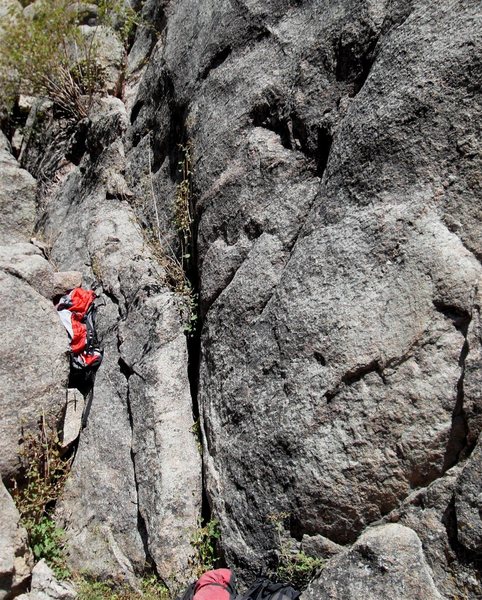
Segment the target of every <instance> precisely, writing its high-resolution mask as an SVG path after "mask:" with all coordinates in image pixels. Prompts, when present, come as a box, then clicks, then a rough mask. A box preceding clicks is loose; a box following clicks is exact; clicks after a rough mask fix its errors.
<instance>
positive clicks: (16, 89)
mask: <svg viewBox="0 0 482 600" xmlns="http://www.w3.org/2000/svg"><path fill="white" fill-rule="evenodd" d="M70 4H71V2H70V0H49V1H48V2H47V1H44V2H42V3H40V4H39V5H38V6H37V7H36V11H35V15H34V17H33V18H30V17H27V16H25V15H24V14H23V12H20V11H11V12H10V14H9V16H8V17H7V18H6V19H5V20H4V22H3V23H2V29H3V31H2V35H1V36H0V84H1V92H0V93H1V101H2V102H3V104H6V105H10V104H11V103H12V100H13V99H14V98H15V97H16V96H17V95H18V94H21V93H23V94H28V95H43V96H48V97H50V98H52V99H53V100H54V101H55V103H56V104H57V105H58V106H59V107H60V108H61V109H62V110H64V111H65V112H66V113H67V114H68V115H70V116H75V117H76V118H82V117H84V116H86V114H87V106H86V104H85V98H82V96H83V94H84V93H85V92H86V91H87V89H88V91H89V92H92V91H93V90H92V82H91V81H90V80H89V77H90V74H89V73H87V74H86V76H85V79H84V78H82V79H81V80H80V81H79V79H78V75H77V77H76V76H75V75H74V74H73V72H72V69H73V66H74V64H75V60H74V58H73V51H74V49H75V48H76V47H78V46H79V45H81V44H82V36H81V34H80V30H79V28H78V27H77V24H76V13H75V11H74V10H71V9H70ZM91 50H92V52H93V50H94V49H93V48H92V49H91ZM92 62H93V61H92ZM84 84H85V85H84Z"/></svg>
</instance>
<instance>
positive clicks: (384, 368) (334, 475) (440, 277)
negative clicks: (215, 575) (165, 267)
mask: <svg viewBox="0 0 482 600" xmlns="http://www.w3.org/2000/svg"><path fill="white" fill-rule="evenodd" d="M481 24H482V23H481V15H480V10H479V7H478V6H477V3H476V2H474V1H473V0H463V1H462V2H458V3H435V2H432V1H431V0H417V1H414V2H408V1H405V2H404V1H392V2H373V1H368V0H367V1H363V2H359V1H357V2H355V1H350V0H346V1H343V2H338V1H337V2H332V1H329V0H325V1H322V2H316V3H315V2H305V3H299V2H289V1H287V0H278V1H276V0H272V1H265V2H261V1H256V0H250V1H247V0H244V1H243V0H240V1H237V2H229V1H227V0H226V1H225V2H224V1H223V2H219V1H216V2H215V1H214V0H203V1H201V2H198V3H196V5H195V6H193V4H192V2H189V1H188V0H186V1H183V0H180V1H179V2H176V3H171V4H170V6H169V9H168V12H167V26H166V29H165V32H164V34H163V37H162V39H161V41H160V42H159V43H158V45H157V46H156V48H155V49H154V51H153V54H152V56H151V59H150V62H149V65H148V67H147V69H146V71H145V74H144V77H143V81H142V83H141V85H140V88H139V93H138V96H137V100H136V102H135V103H134V105H133V108H132V112H131V121H132V124H133V125H132V129H131V130H130V131H129V132H128V138H129V140H130V144H131V145H132V147H133V149H132V151H130V152H131V153H132V154H133V153H134V152H135V150H138V151H139V154H140V153H141V152H144V154H146V146H147V148H150V151H151V152H152V156H153V159H152V171H153V172H154V173H155V178H156V185H157V189H166V186H167V184H168V181H169V177H170V174H171V173H172V171H173V169H175V168H176V163H177V160H178V159H179V155H178V154H176V152H175V151H174V150H173V148H174V147H175V145H176V143H183V142H184V141H185V140H186V139H188V138H189V139H190V140H191V141H192V144H193V148H194V164H195V180H194V186H195V193H196V219H197V221H198V228H197V231H198V238H197V242H198V248H197V250H198V258H199V261H198V262H199V275H200V287H201V310H202V315H203V318H204V323H203V331H202V336H201V365H200V381H199V403H200V408H201V415H202V422H203V427H204V433H205V472H206V483H207V491H208V496H209V499H210V502H211V505H212V509H213V512H214V514H216V516H218V518H220V521H221V527H222V540H223V541H222V544H223V550H224V551H225V554H226V557H227V560H228V561H232V562H233V563H234V564H237V565H238V566H239V567H240V569H239V570H240V571H241V572H242V571H243V569H245V570H246V571H249V572H250V573H251V574H253V573H254V572H255V571H256V570H257V569H258V568H260V567H264V566H265V565H266V564H267V563H269V562H270V561H271V559H272V556H273V553H272V550H273V545H274V544H275V536H274V535H273V528H272V527H271V525H270V524H269V522H268V520H267V517H268V516H269V515H270V514H273V513H288V514H290V524H289V530H290V531H289V533H291V535H292V536H293V537H294V538H296V539H300V538H301V537H302V536H303V535H322V536H324V537H327V538H329V539H330V540H332V541H333V542H335V543H347V542H353V541H354V540H355V539H356V537H357V536H358V535H359V534H360V532H362V531H363V529H364V528H365V527H366V526H367V525H369V524H370V523H373V522H375V521H376V520H378V519H380V518H381V517H383V516H384V515H386V514H388V513H390V512H391V511H392V510H393V509H395V508H396V507H397V506H398V505H399V504H400V503H401V502H403V500H404V499H405V498H406V497H407V496H409V494H410V493H411V492H412V491H413V490H414V489H417V488H421V487H426V486H428V485H430V483H431V482H433V481H434V480H436V479H437V478H440V477H442V476H443V475H444V473H445V472H446V471H447V469H449V468H450V467H452V466H453V465H454V464H455V463H457V461H458V460H459V458H460V457H463V456H466V455H467V454H469V453H470V451H471V449H472V447H473V444H474V436H475V437H476V435H477V433H478V430H479V429H480V423H479V420H478V419H480V406H481V391H480V390H481V388H480V385H478V382H479V381H480V379H479V378H480V374H479V373H480V366H481V360H480V356H481V355H480V336H479V335H478V332H479V331H480V330H479V329H478V328H479V325H478V314H479V309H478V306H479V305H480V302H479V300H478V293H479V292H478V289H479V288H480V282H481V277H482V268H481V264H480V257H481V256H482V246H481V242H480V240H481V239H482V238H481V236H480V233H481V225H480V223H481V222H482V221H481V220H480V216H481V213H480V201H479V200H478V199H477V197H478V194H479V193H480V170H481V164H480V161H481V159H480V138H479V136H478V133H477V125H476V123H477V122H478V120H479V119H480V104H479V102H478V99H477V96H476V90H477V89H478V87H477V86H478V79H479V77H480V65H481V54H480V47H481V35H482V34H481V31H482V28H481ZM140 149H142V150H140ZM132 154H131V155H132ZM163 186H164V187H163ZM469 338H470V341H469ZM469 365H470V366H469ZM466 377H467V380H466ZM465 392H467V396H466V395H465Z"/></svg>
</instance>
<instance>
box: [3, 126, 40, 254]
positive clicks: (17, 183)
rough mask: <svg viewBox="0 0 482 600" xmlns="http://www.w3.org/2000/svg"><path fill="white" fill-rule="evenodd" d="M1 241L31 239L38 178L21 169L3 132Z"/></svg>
mask: <svg viewBox="0 0 482 600" xmlns="http://www.w3.org/2000/svg"><path fill="white" fill-rule="evenodd" d="M0 172H1V174H2V178H1V183H0V211H1V214H2V222H1V224H0V244H6V243H9V242H11V241H16V242H19V241H28V240H29V239H30V237H31V235H32V232H33V227H34V224H35V217H36V204H35V192H36V189H37V184H36V181H35V179H34V178H33V177H32V175H30V173H28V172H27V171H25V169H21V168H20V166H19V164H18V162H17V161H16V160H15V158H14V157H13V156H12V154H11V152H10V145H9V143H8V140H7V138H6V137H5V136H4V134H3V133H2V132H0Z"/></svg>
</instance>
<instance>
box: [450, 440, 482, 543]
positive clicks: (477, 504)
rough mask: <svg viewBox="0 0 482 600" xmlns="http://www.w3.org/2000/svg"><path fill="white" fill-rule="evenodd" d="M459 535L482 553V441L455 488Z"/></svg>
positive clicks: (461, 539) (463, 541) (461, 540)
mask: <svg viewBox="0 0 482 600" xmlns="http://www.w3.org/2000/svg"><path fill="white" fill-rule="evenodd" d="M455 514H456V517H457V537H458V540H459V542H460V543H461V544H462V545H463V546H464V547H465V548H467V549H468V550H470V551H472V552H475V553H476V554H478V555H480V554H482V443H481V442H480V441H479V443H478V444H477V446H476V448H475V450H474V451H473V453H472V455H471V457H470V459H469V460H468V461H467V464H466V465H465V467H464V469H463V471H462V473H461V475H460V477H459V479H458V482H457V488H456V490H455Z"/></svg>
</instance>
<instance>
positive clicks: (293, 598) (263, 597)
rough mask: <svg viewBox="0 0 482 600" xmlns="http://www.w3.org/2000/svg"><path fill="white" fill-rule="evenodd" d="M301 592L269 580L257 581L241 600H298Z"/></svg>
mask: <svg viewBox="0 0 482 600" xmlns="http://www.w3.org/2000/svg"><path fill="white" fill-rule="evenodd" d="M300 596H301V592H298V591H297V590H295V588H293V587H291V586H290V585H286V584H284V583H273V582H272V581H271V580H269V579H265V578H263V579H257V580H256V581H255V582H254V583H253V585H252V586H251V587H250V588H249V590H248V591H247V592H246V593H245V594H243V595H242V596H240V598H239V600H297V598H299V597H300Z"/></svg>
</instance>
